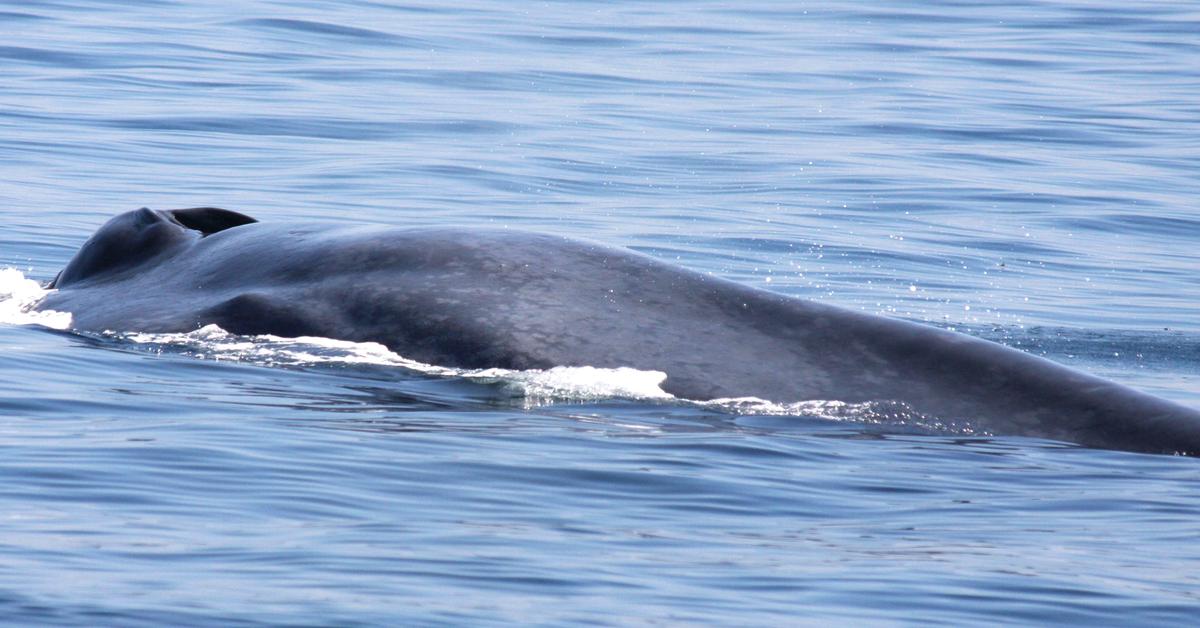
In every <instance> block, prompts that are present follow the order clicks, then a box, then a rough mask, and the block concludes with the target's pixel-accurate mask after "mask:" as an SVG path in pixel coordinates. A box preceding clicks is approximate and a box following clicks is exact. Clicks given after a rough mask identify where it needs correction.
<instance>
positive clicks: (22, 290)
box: [0, 268, 71, 329]
mask: <svg viewBox="0 0 1200 628" xmlns="http://www.w3.org/2000/svg"><path fill="white" fill-rule="evenodd" d="M51 292H52V290H45V289H43V288H42V285H41V284H39V283H38V282H36V281H34V280H32V279H27V278H26V277H25V274H24V273H22V272H21V271H19V270H17V269H15V268H0V324H4V325H43V326H46V327H53V328H54V329H68V328H70V327H71V314H70V312H55V311H53V310H46V311H40V312H39V311H36V310H34V309H33V308H34V307H36V306H37V304H38V302H40V301H41V300H42V299H43V298H45V296H46V295H47V294H50V293H51Z"/></svg>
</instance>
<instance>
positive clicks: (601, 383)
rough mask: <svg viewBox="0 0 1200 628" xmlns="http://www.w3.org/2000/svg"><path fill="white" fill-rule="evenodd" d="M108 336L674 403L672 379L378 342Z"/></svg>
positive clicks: (270, 359) (531, 394) (188, 351)
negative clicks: (410, 351)
mask: <svg viewBox="0 0 1200 628" xmlns="http://www.w3.org/2000/svg"><path fill="white" fill-rule="evenodd" d="M105 335H106V336H109V337H114V338H119V339H123V340H127V341H130V342H135V343H138V344H143V345H157V346H158V347H159V349H160V350H161V349H162V348H166V347H171V348H174V349H183V351H184V354H185V355H190V356H193V357H198V358H204V359H212V360H233V361H241V362H250V363H253V364H259V365H264V366H310V365H317V364H360V365H373V366H392V367H401V368H405V369H409V370H412V371H417V372H419V373H424V374H427V375H434V376H439V377H461V378H465V379H468V380H472V381H477V382H481V383H489V384H491V383H498V384H501V385H502V386H504V387H506V388H507V389H508V390H510V391H511V392H512V393H513V394H514V396H519V397H522V398H523V399H524V402H525V404H526V405H529V406H534V405H540V404H542V403H551V402H555V401H563V400H571V401H591V400H598V399H612V398H626V399H674V397H673V396H671V395H670V394H668V393H666V392H664V391H663V390H662V388H661V385H662V383H663V381H665V380H666V378H667V374H666V373H663V372H661V371H640V370H637V369H633V368H625V367H621V368H595V367H591V366H556V367H554V368H549V369H529V370H510V369H496V368H492V369H459V368H451V367H444V366H436V365H433V364H426V363H424V362H418V361H416V360H410V359H408V358H405V357H404V356H401V355H399V354H397V353H395V352H393V351H391V350H390V349H388V348H387V347H385V346H384V345H382V344H379V343H377V342H351V341H347V340H334V339H331V338H320V337H314V336H304V337H299V338H283V337H280V336H272V335H260V336H238V335H234V334H230V333H229V332H227V331H225V330H223V329H221V328H220V327H218V326H216V325H208V326H206V327H202V328H200V329H198V330H196V331H193V332H189V333H186V334H153V333H122V334H118V333H112V332H109V333H106V334H105Z"/></svg>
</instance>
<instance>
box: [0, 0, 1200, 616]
mask: <svg viewBox="0 0 1200 628" xmlns="http://www.w3.org/2000/svg"><path fill="white" fill-rule="evenodd" d="M0 28H3V32H4V33H5V38H4V40H3V41H2V42H0V78H2V80H0V267H11V268H15V269H18V270H19V271H20V272H21V274H22V275H23V276H24V277H27V278H29V279H36V280H40V281H45V280H48V279H50V278H51V277H53V276H54V273H56V272H57V271H58V270H59V269H60V268H61V267H62V266H63V264H64V263H65V262H66V261H67V260H68V259H69V258H70V257H71V255H72V254H73V253H74V251H75V250H76V249H77V248H78V247H79V245H80V244H81V243H82V241H83V240H84V239H86V237H87V236H88V235H89V234H90V233H91V232H92V231H94V229H95V228H96V227H97V226H98V225H99V224H101V223H102V222H103V221H104V220H106V219H107V218H108V217H110V216H111V215H113V214H115V213H117V212H121V211H126V210H129V209H134V208H137V207H141V206H149V207H154V208H159V209H165V208H175V207H190V206H206V205H215V206H222V207H228V208H231V209H236V210H239V211H243V212H246V213H249V214H251V215H253V216H255V217H257V218H258V219H260V220H264V221H284V220H289V219H294V218H304V219H309V218H320V219H328V220H340V221H354V222H362V223H378V224H385V225H465V226H490V227H496V226H501V227H512V228H523V229H532V230H537V231H544V232H552V233H561V234H569V235H575V236H582V237H586V238H590V239H594V240H599V241H603V242H607V243H610V244H615V245H621V246H628V247H632V248H634V249H637V250H639V251H643V252H646V253H649V254H651V255H654V256H656V257H659V258H661V259H665V260H669V261H672V262H675V263H678V264H681V265H683V266H687V267H690V268H693V269H696V270H699V271H702V272H709V273H713V274H714V275H719V276H722V277H726V278H730V279H733V280H736V281H740V282H743V283H746V284H750V285H755V286H759V287H762V288H766V289H769V290H775V291H779V292H782V293H786V294H791V295H796V296H799V297H804V298H810V299H818V300H823V301H826V302H830V303H837V304H841V305H846V306H849V307H853V308H859V309H863V310H865V311H869V312H876V313H882V314H885V315H889V316H897V317H902V318H906V319H910V320H915V321H924V322H928V323H931V324H936V325H941V326H946V327H952V328H955V329H959V330H961V331H966V332H968V333H972V334H975V335H980V336H983V337H987V338H990V339H992V340H997V341H999V342H1004V343H1006V344H1010V345H1012V346H1016V347H1019V348H1022V349H1025V350H1028V351H1032V352H1034V353H1037V354H1040V355H1045V356H1047V357H1050V358H1052V359H1055V360H1058V361H1061V362H1065V363H1068V364H1071V365H1072V366H1076V367H1078V368H1081V369H1084V370H1088V371H1091V372H1094V373H1098V374H1101V375H1103V376H1106V377H1109V378H1112V379H1116V380H1119V381H1122V382H1124V383H1127V384H1130V385H1133V386H1136V387H1138V388H1141V389H1144V390H1147V391H1150V392H1153V393H1155V394H1158V395H1161V396H1164V397H1168V398H1171V399H1174V400H1176V401H1179V402H1181V403H1184V404H1188V405H1192V406H1194V407H1200V316H1198V314H1200V310H1198V309H1197V305H1196V304H1197V303H1198V302H1200V279H1198V278H1197V277H1198V274H1197V272H1196V271H1197V269H1200V207H1198V205H1197V199H1200V177H1198V176H1197V174H1198V173H1200V140H1198V139H1197V138H1200V73H1197V71H1196V69H1197V68H1200V38H1197V34H1198V33H1200V11H1198V10H1197V7H1196V6H1195V5H1194V4H1191V3H1187V2H1168V1H1162V2H1155V1H1148V2H1138V3H1126V4H1118V3H1101V2H1091V1H1084V0H1047V1H1038V2H1034V1H1022V0H1016V1H1008V2H1003V3H990V2H921V1H901V2H887V3H878V2H848V1H843V2H820V3H817V2H772V1H769V0H750V1H748V2H737V3H726V2H703V1H696V2H590V1H575V2H567V1H560V2H475V1H471V2H459V3H432V2H429V3H420V2H412V3H393V2H387V1H366V0H363V1H350V0H340V1H334V0H331V1H315V0H304V1H294V2H282V1H268V0H248V1H246V2H239V3H229V2H216V1H211V0H210V1H205V0H179V1H173V0H147V1H140V2H122V1H118V0H111V1H105V0H55V1H40V0H20V1H8V2H5V1H0ZM548 263H553V261H552V260H548ZM698 340H699V339H698ZM0 517H2V519H0V617H3V618H4V619H5V621H6V622H9V623H12V624H14V625H29V624H75V625H97V624H99V625H121V626H136V625H147V626H162V625H220V626H239V625H268V624H269V625H278V624H305V625H314V624H315V625H338V626H348V625H428V624H447V625H458V624H472V625H489V624H514V623H515V624H546V625H555V624H582V623H588V624H599V625H630V624H633V625H641V624H665V625H678V624H726V625H739V626H740V625H772V626H775V625H829V624H833V623H873V624H913V625H933V624H941V625H956V626H957V625H964V624H977V625H993V624H996V623H998V622H1000V623H1018V624H1046V623H1056V624H1086V625H1116V624H1121V625H1134V624H1142V625H1150V624H1176V625H1185V624H1191V623H1194V622H1195V619H1196V617H1200V575H1198V574H1200V524H1198V523H1197V522H1198V521H1200V466H1197V461H1196V460H1195V459H1186V458H1174V457H1167V456H1151V455H1140V454H1131V453H1122V452H1109V451H1098V450H1090V449H1083V448H1078V447H1074V446H1069V445H1066V444H1063V443H1053V442H1047V441H1039V440H1035V439H1028V438H1011V437H1010V438H989V439H984V438H961V437H957V436H955V435H938V434H933V435H928V434H926V435H918V434H913V435H903V434H901V435H893V434H880V433H878V431H877V430H872V429H869V427H867V426H863V425H858V424H855V423H853V422H838V421H833V420H829V419H822V418H817V417H809V416H773V415H767V414H754V413H749V414H746V413H736V412H731V411H723V410H720V409H716V408H710V407H703V406H697V405H694V404H686V403H680V402H675V401H671V400H659V401H654V400H638V399H629V398H622V397H620V396H613V397H612V398H565V399H558V400H556V401H552V402H545V401H544V400H543V401H538V402H536V403H530V402H529V400H528V399H523V398H521V397H520V395H514V394H513V393H512V391H511V389H510V388H508V387H506V386H504V385H503V384H500V383H488V382H482V381H474V380H467V379H461V378H454V377H437V376H431V375H427V374H422V373H419V372H413V371H410V370H408V369H403V368H398V367H390V366H386V365H379V364H355V363H346V362H338V361H324V362H323V361H319V360H318V361H316V362H313V363H311V364H279V363H276V362H275V361H274V360H271V359H254V358H246V357H245V356H242V355H227V354H223V353H221V352H220V351H205V350H195V349H194V348H186V347H178V346H172V345H170V344H169V343H168V344H166V345H163V344H154V343H150V344H147V343H139V342H132V341H129V340H128V339H124V338H119V337H111V336H103V335H83V334H74V333H70V332H66V331H55V330H51V329H48V328H46V327H43V326H38V325H22V324H6V325H0Z"/></svg>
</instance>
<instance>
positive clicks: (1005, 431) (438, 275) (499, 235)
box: [39, 208, 1200, 454]
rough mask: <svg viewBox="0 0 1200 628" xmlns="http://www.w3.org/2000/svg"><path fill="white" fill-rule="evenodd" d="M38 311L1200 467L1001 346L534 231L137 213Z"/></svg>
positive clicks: (1145, 425)
mask: <svg viewBox="0 0 1200 628" xmlns="http://www.w3.org/2000/svg"><path fill="white" fill-rule="evenodd" d="M52 286H53V287H55V288H57V291H56V292H53V293H51V294H49V295H48V296H47V297H46V298H45V299H44V300H43V301H42V302H41V303H40V305H39V307H40V308H41V309H43V310H55V311H64V312H70V313H71V315H72V317H73V323H72V324H73V326H74V327H75V328H76V329H80V330H93V331H99V330H105V329H108V330H115V331H136V332H153V333H182V332H190V331H193V330H196V329H199V328H201V327H203V326H205V325H218V326H220V327H221V328H222V329H225V330H228V331H230V332H233V333H237V334H272V335H276V336H285V337H295V336H320V337H327V338H335V339H341V340H347V341H354V342H377V343H380V344H382V345H384V346H386V347H388V349H390V350H392V351H395V352H396V353H398V354H400V355H403V356H405V357H406V358H410V359H413V360H418V361H420V362H424V363H428V364H435V365H441V366H446V367H454V368H463V369H489V368H500V369H510V370H531V369H550V368H553V367H562V366H567V367H585V366H586V367H597V368H621V367H629V368H634V369H638V370H643V371H662V372H664V373H666V376H667V378H666V380H665V382H664V383H663V386H662V388H663V390H665V391H666V392H668V393H670V394H672V395H675V396H676V397H681V398H686V399H695V400H708V399H719V398H736V397H747V396H750V397H757V398H761V399H766V400H771V401H778V402H788V401H803V400H836V401H838V402H841V403H848V404H873V403H881V404H900V405H901V406H903V407H905V408H910V409H911V410H912V412H914V413H916V414H918V415H920V416H924V417H930V418H931V419H932V420H935V421H943V422H947V423H951V424H961V425H970V426H972V427H973V428H974V429H975V430H977V431H979V432H986V433H992V434H997V435H1025V436H1035V437H1042V438H1050V439H1055V440H1062V441H1068V442H1073V443H1079V444H1082V445H1087V446H1092V447H1102V448H1112V449H1124V450H1132V451H1145V452H1154V453H1185V454H1200V413H1198V412H1197V411H1195V410H1193V409H1190V408H1187V407H1184V406H1181V405H1178V404H1175V403H1172V402H1169V401H1166V400H1163V399H1159V398H1156V397H1153V396H1150V395H1146V394H1144V393H1140V392H1137V391H1134V390H1132V389H1130V388H1127V387H1124V386H1121V385H1119V384H1116V383H1113V382H1109V381H1106V380H1103V379H1100V378H1097V377H1093V376H1090V375H1087V374H1084V373H1081V372H1078V371H1075V370H1073V369H1070V368H1067V367H1065V366H1061V365H1058V364H1055V363H1053V362H1050V361H1048V360H1044V359H1041V358H1038V357H1035V356H1031V355H1028V354H1026V353H1022V352H1020V351H1017V350H1014V349H1010V348H1007V347H1004V346H1001V345H998V344H995V343H992V342H988V341H986V340H981V339H978V338H974V337H970V336H966V335H962V334H958V333H954V332H950V331H946V330H942V329H937V328H933V327H928V326H925V325H920V324H916V323H911V322H907V321H900V320H895V319H890V318H885V317H880V316H875V315H870V314H864V313H861V312H854V311H850V310H846V309H843V308H839V307H835V306H830V305H826V304H821V303H814V302H809V301H805V300H801V299H796V298H791V297H786V296H783V295H779V294H775V293H771V292H765V291H762V290H757V289H754V288H750V287H747V286H743V285H740V284H737V283H733V282H729V281H725V280H721V279H717V278H713V277H709V276H706V275H702V274H699V273H695V272H692V271H689V270H685V269H682V268H679V267H675V266H672V265H670V264H666V263H663V262H660V261H657V260H655V259H652V258H650V257H647V256H644V255H640V254H637V253H633V252H631V251H627V250H623V249H617V248H612V247H607V246H602V245H598V244H594V243H589V242H584V241H579V240H573V239H569V238H562V237H557V236H549V235H542V234H534V233H522V232H512V231H504V230H472V229H390V228H376V227H361V226H340V225H329V224H315V223H282V224H270V223H260V222H257V221H255V220H254V219H253V218H250V217H248V216H245V215H243V214H238V213H236V212H230V211H227V210H221V209H215V208H196V209H187V210H166V211H152V210H148V209H142V210H138V211H135V212H129V213H126V214H121V215H119V216H117V217H115V218H113V219H112V220H110V221H109V222H108V223H106V224H105V225H104V226H103V227H101V229H100V230H99V231H97V233H96V234H95V235H93V236H92V237H91V238H90V239H89V240H88V241H87V242H86V243H85V244H84V245H83V247H82V248H81V249H80V251H79V253H78V254H77V255H76V256H75V258H74V259H73V260H72V261H71V262H70V263H69V264H68V265H67V267H66V268H64V269H63V271H62V272H61V273H60V274H59V276H58V277H57V278H56V279H55V281H54V282H52Z"/></svg>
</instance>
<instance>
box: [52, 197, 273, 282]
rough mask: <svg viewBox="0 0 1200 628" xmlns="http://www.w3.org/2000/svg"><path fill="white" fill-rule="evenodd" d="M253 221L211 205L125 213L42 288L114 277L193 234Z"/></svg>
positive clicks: (195, 236) (194, 237) (192, 237)
mask: <svg viewBox="0 0 1200 628" xmlns="http://www.w3.org/2000/svg"><path fill="white" fill-rule="evenodd" d="M252 222H257V221H255V220H254V219H253V218H251V217H249V216H246V215H244V214H239V213H237V212H234V211H229V210H227V209H218V208H215V207H194V208H191V209H167V210H158V211H156V210H152V209H146V208H145V207H143V208H142V209H139V210H136V211H131V212H126V213H124V214H121V215H119V216H116V217H114V218H113V219H112V220H109V221H108V222H106V223H104V226H102V227H100V229H99V230H97V231H96V233H94V234H92V237H90V238H88V241H87V242H84V243H83V246H82V247H81V248H80V249H79V252H78V253H76V254H75V257H73V258H71V261H70V262H69V263H68V264H67V266H66V268H63V269H62V272H60V273H58V276H57V277H55V278H54V280H53V281H51V282H50V284H49V285H48V286H46V287H47V288H66V287H69V286H71V285H75V284H79V283H82V282H87V281H92V280H95V279H100V278H105V277H114V276H116V275H120V274H124V273H126V272H129V271H131V270H134V269H136V268H138V267H140V266H142V265H144V264H147V263H149V262H152V261H154V260H157V259H159V258H161V257H163V256H165V255H168V254H170V253H171V252H173V251H176V250H178V249H180V248H181V247H185V246H188V245H190V244H191V243H193V242H194V241H196V240H198V239H199V238H202V237H205V236H208V235H212V234H214V233H217V232H218V231H224V230H226V229H229V228H232V227H237V226H240V225H245V224H249V223H252Z"/></svg>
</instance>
